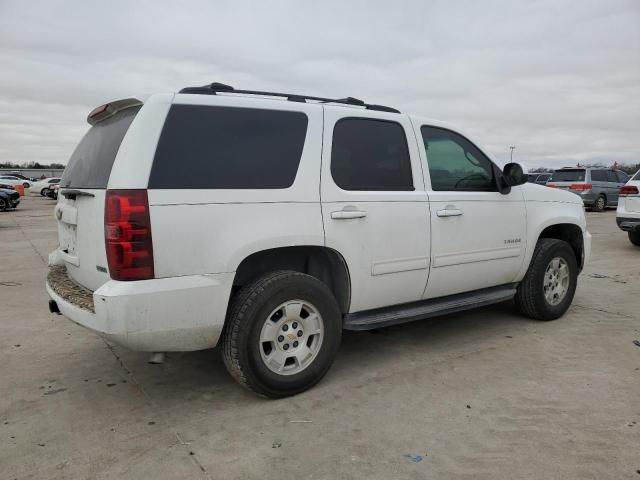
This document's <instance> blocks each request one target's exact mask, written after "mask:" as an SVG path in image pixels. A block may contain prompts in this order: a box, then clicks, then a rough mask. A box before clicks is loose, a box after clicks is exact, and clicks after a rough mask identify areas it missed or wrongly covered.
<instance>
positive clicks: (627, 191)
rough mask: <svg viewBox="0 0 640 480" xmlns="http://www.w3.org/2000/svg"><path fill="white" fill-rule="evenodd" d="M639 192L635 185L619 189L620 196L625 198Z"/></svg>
mask: <svg viewBox="0 0 640 480" xmlns="http://www.w3.org/2000/svg"><path fill="white" fill-rule="evenodd" d="M638 194H640V191H638V187H636V186H635V185H625V186H624V187H620V196H621V197H626V196H627V195H638Z"/></svg>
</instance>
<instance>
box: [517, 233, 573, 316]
mask: <svg viewBox="0 0 640 480" xmlns="http://www.w3.org/2000/svg"><path fill="white" fill-rule="evenodd" d="M577 281H578V262H577V260H576V256H575V253H574V252H573V249H572V248H571V246H570V245H569V244H568V243H567V242H564V241H562V240H557V239H555V238H542V239H540V240H539V241H538V244H537V245H536V248H535V251H534V252H533V258H532V259H531V264H530V265H529V270H527V274H526V275H525V277H524V279H523V280H522V282H521V283H520V285H519V286H518V290H517V293H516V296H515V301H516V305H517V306H518V309H519V310H520V311H521V312H522V313H523V314H524V315H526V316H527V317H530V318H535V319H537V320H555V319H556V318H559V317H561V316H562V315H563V314H564V313H565V312H566V311H567V309H568V308H569V306H570V305H571V302H572V300H573V295H574V293H575V291H576V284H577Z"/></svg>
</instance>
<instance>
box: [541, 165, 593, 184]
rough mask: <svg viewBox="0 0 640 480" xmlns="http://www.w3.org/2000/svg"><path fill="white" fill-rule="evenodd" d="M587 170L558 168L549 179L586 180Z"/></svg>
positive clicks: (553, 180) (558, 180) (562, 180)
mask: <svg viewBox="0 0 640 480" xmlns="http://www.w3.org/2000/svg"><path fill="white" fill-rule="evenodd" d="M584 175H585V170H583V169H570V168H566V169H562V170H556V171H555V172H553V174H552V175H551V178H550V179H549V181H550V182H584Z"/></svg>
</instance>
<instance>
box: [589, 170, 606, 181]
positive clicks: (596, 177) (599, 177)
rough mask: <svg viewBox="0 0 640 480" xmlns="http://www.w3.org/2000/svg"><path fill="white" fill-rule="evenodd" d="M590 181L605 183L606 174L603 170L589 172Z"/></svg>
mask: <svg viewBox="0 0 640 480" xmlns="http://www.w3.org/2000/svg"><path fill="white" fill-rule="evenodd" d="M591 181H592V182H606V181H607V172H605V171H604V170H591Z"/></svg>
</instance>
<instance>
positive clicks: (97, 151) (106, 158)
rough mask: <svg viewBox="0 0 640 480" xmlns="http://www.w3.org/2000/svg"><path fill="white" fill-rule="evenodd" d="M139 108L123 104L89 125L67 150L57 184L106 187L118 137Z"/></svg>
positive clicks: (122, 135)
mask: <svg viewBox="0 0 640 480" xmlns="http://www.w3.org/2000/svg"><path fill="white" fill-rule="evenodd" d="M139 110H140V107H139V106H138V107H132V108H126V109H124V110H121V111H120V112H118V113H116V114H115V115H113V116H112V117H109V118H106V119H104V120H102V121H101V122H98V123H96V124H95V125H94V126H93V127H91V128H90V129H89V131H88V132H87V133H86V135H85V136H84V137H83V138H82V140H81V141H80V143H79V144H78V146H77V147H76V149H75V150H74V152H73V154H71V158H70V159H69V164H68V165H67V168H65V169H64V172H63V174H62V180H60V186H61V187H75V188H107V183H108V182H109V175H111V167H113V162H114V160H115V159H116V154H117V153H118V149H119V148H120V144H121V143H122V139H123V138H124V135H125V133H127V130H128V129H129V125H131V122H132V121H133V119H134V118H135V116H136V114H137V113H138V111H139Z"/></svg>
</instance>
